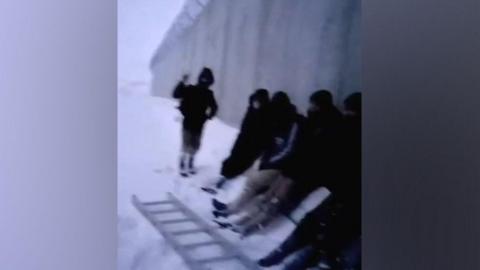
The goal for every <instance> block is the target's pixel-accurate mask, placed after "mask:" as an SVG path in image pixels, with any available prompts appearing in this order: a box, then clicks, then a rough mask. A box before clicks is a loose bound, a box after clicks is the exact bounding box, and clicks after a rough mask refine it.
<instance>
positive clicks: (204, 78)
mask: <svg viewBox="0 0 480 270" xmlns="http://www.w3.org/2000/svg"><path fill="white" fill-rule="evenodd" d="M214 82H215V78H214V77H213V72H212V70H211V69H209V68H208V67H204V68H203V69H202V72H200V75H199V76H198V85H201V86H205V87H209V86H211V85H212V84H213V83H214Z"/></svg>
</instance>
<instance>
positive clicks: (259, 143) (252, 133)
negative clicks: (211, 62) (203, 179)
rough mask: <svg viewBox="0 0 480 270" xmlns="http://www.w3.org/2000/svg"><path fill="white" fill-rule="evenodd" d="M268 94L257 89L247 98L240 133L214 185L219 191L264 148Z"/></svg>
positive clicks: (207, 188)
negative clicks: (246, 106) (246, 107)
mask: <svg viewBox="0 0 480 270" xmlns="http://www.w3.org/2000/svg"><path fill="white" fill-rule="evenodd" d="M269 102H270V97H269V93H268V91H267V90H266V89H257V90H256V91H255V92H254V93H253V94H252V95H250V97H249V103H248V109H247V112H246V114H245V117H244V118H243V121H242V125H241V127H240V132H239V133H238V136H237V139H236V140H235V143H234V145H233V147H232V150H231V151H230V155H229V156H228V158H226V159H225V160H224V161H223V163H222V168H221V172H220V174H221V177H220V179H219V180H218V182H217V183H216V184H215V187H216V188H218V189H220V188H222V186H223V185H224V184H225V183H226V182H227V181H228V180H230V179H232V178H235V177H237V176H238V175H240V174H242V173H244V172H245V171H246V170H247V169H248V168H250V167H251V166H252V165H253V163H254V162H255V160H256V159H257V158H258V157H259V156H260V154H261V153H262V150H263V149H264V148H265V141H266V139H267V137H268V134H267V133H268V108H267V107H268V104H269ZM202 190H204V191H206V192H208V193H212V194H215V193H217V192H216V190H215V189H213V188H209V187H203V188H202Z"/></svg>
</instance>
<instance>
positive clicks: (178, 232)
mask: <svg viewBox="0 0 480 270" xmlns="http://www.w3.org/2000/svg"><path fill="white" fill-rule="evenodd" d="M202 232H206V231H205V230H204V229H189V230H182V231H174V232H170V233H171V234H173V235H184V234H192V233H202Z"/></svg>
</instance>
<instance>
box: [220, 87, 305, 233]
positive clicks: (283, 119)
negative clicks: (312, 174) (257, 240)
mask: <svg viewBox="0 0 480 270" xmlns="http://www.w3.org/2000/svg"><path fill="white" fill-rule="evenodd" d="M269 114H270V115H271V118H270V119H271V121H270V123H271V126H270V128H271V129H270V130H271V135H270V138H269V140H268V143H267V145H268V146H267V147H266V150H265V152H264V153H263V155H262V157H261V159H260V166H259V170H258V171H256V172H254V173H252V174H251V175H250V176H249V177H248V178H247V181H246V183H245V186H244V188H243V190H242V192H241V194H240V195H239V196H238V197H237V198H236V199H235V200H234V201H232V202H230V203H227V204H225V203H222V202H220V201H217V200H215V199H213V206H214V208H215V210H214V211H213V214H214V215H215V217H228V216H229V215H232V214H239V213H240V212H244V215H243V216H242V218H241V219H240V220H238V221H236V222H235V223H234V224H230V223H219V224H221V225H222V226H226V227H231V228H232V229H233V230H234V231H237V232H239V233H241V234H242V235H248V234H250V233H252V232H254V231H256V230H258V229H260V228H262V227H263V226H265V225H267V224H268V223H269V222H270V221H271V220H273V219H274V218H275V217H276V216H277V215H278V214H279V210H280V207H279V206H280V205H281V204H282V201H283V200H285V198H286V195H287V194H288V190H289V189H290V187H291V185H292V180H291V179H290V178H289V177H287V176H286V175H285V174H284V170H285V168H287V167H288V166H289V164H290V163H291V161H292V158H293V157H294V156H295V150H296V145H297V143H298V141H299V136H300V133H301V132H300V130H301V121H299V116H298V115H297V112H296V108H295V106H294V105H293V104H291V102H290V99H289V98H288V96H287V94H285V93H284V92H277V93H276V94H275V95H274V96H273V98H272V101H271V103H270V106H269Z"/></svg>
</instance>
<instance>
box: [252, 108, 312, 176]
mask: <svg viewBox="0 0 480 270" xmlns="http://www.w3.org/2000/svg"><path fill="white" fill-rule="evenodd" d="M269 113H270V119H273V120H272V121H273V124H271V125H269V134H268V135H267V136H268V139H267V141H266V148H265V151H264V152H263V154H262V158H261V163H260V170H264V169H276V170H280V171H282V173H284V174H285V175H286V176H288V177H290V175H289V173H290V171H291V166H292V165H293V164H294V162H295V160H296V159H297V155H298V149H299V144H300V143H301V141H302V139H301V137H302V135H303V116H301V115H299V114H297V112H296V108H295V107H294V106H293V105H292V107H291V109H290V111H289V112H281V113H279V112H272V111H270V112H269ZM272 114H273V115H272ZM276 118H277V119H276ZM278 118H280V119H278ZM275 123H277V124H275Z"/></svg>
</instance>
